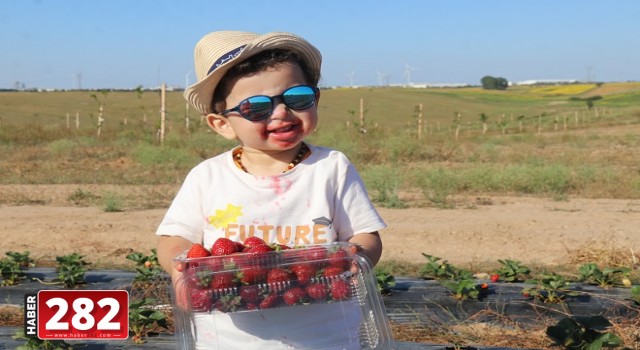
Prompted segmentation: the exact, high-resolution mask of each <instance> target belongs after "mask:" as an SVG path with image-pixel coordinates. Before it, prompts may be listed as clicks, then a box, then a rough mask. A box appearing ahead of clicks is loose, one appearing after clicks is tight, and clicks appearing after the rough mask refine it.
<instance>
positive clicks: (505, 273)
mask: <svg viewBox="0 0 640 350" xmlns="http://www.w3.org/2000/svg"><path fill="white" fill-rule="evenodd" d="M498 262H499V263H500V265H501V266H500V268H499V269H498V270H497V271H496V273H497V274H498V275H499V276H500V279H501V280H503V281H505V282H521V281H524V280H525V279H527V278H528V277H529V274H530V273H531V270H530V269H529V268H528V267H526V266H524V265H522V264H521V263H520V262H519V261H516V260H509V259H504V260H503V259H498Z"/></svg>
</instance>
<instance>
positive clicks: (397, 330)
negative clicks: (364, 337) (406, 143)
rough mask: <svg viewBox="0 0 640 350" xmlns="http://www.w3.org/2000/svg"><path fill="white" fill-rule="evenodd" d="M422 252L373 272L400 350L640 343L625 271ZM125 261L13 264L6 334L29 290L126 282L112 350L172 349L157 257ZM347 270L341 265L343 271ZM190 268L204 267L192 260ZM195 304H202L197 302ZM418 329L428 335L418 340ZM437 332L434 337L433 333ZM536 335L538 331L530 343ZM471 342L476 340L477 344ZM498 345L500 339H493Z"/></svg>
mask: <svg viewBox="0 0 640 350" xmlns="http://www.w3.org/2000/svg"><path fill="white" fill-rule="evenodd" d="M11 256H12V257H13V258H14V259H16V261H22V262H25V261H27V262H28V261H29V258H28V256H25V255H24V254H22V255H21V254H15V253H14V254H12V255H11ZM425 257H426V258H427V262H426V263H425V264H423V266H422V267H421V269H420V272H419V274H418V276H416V277H394V276H391V275H389V274H386V273H383V272H381V271H378V272H377V273H376V278H377V286H378V288H379V290H380V291H381V293H382V294H383V298H382V300H383V302H384V307H385V312H386V314H387V316H388V319H389V321H390V324H391V326H392V329H393V333H394V338H395V339H396V340H397V344H396V347H395V348H396V349H428V350H441V349H442V350H444V349H524V348H527V349H528V348H536V349H542V348H552V347H553V348H558V349H561V348H562V347H557V346H555V347H554V346H553V345H552V342H551V340H550V337H551V335H552V334H554V332H553V331H552V330H553V329H556V333H558V332H560V334H564V333H562V332H565V331H566V329H567V328H570V327H572V325H574V323H569V322H578V321H581V320H582V321H583V322H586V323H587V324H589V322H591V324H593V325H594V326H593V327H594V328H593V329H592V330H590V331H592V332H595V333H594V334H597V335H599V336H602V337H603V338H602V339H604V337H605V336H606V337H607V339H608V340H607V342H608V344H610V345H612V346H611V347H615V346H613V345H614V344H615V343H616V342H618V344H622V339H624V340H626V345H627V346H628V345H632V347H626V348H624V349H636V348H637V345H638V339H639V337H640V324H639V323H638V322H640V288H638V287H637V286H630V287H627V286H625V284H627V283H628V282H627V278H628V277H627V276H629V274H628V271H627V270H625V269H620V268H613V269H601V268H600V267H598V266H593V264H584V265H583V267H582V268H581V269H580V271H581V276H580V279H579V280H573V281H568V280H567V279H565V278H563V277H561V276H560V275H556V274H547V275H544V274H543V275H538V276H534V274H533V273H532V272H531V271H530V270H529V269H528V268H527V267H526V266H523V265H521V264H519V263H517V262H514V261H505V260H503V261H501V263H502V268H501V269H497V270H496V271H495V273H491V274H475V275H470V274H468V272H466V271H465V270H464V269H459V268H457V267H456V266H454V265H452V264H450V263H448V262H446V261H442V260H440V259H439V258H437V257H434V256H429V255H425ZM128 259H130V260H132V261H135V263H136V266H137V267H136V272H132V271H123V270H91V269H84V268H79V269H77V270H76V271H75V272H74V273H72V275H73V276H74V282H73V284H72V285H69V284H67V285H65V283H64V281H67V282H69V280H70V279H69V278H67V277H68V276H65V274H64V273H61V271H60V268H43V267H29V266H22V267H21V268H20V269H19V272H20V277H18V278H14V279H13V281H14V283H13V284H12V285H3V286H2V287H0V291H2V295H3V305H2V314H1V315H2V320H3V324H2V326H4V327H3V328H2V332H3V334H2V336H3V337H4V338H5V339H8V338H7V337H9V336H15V332H16V331H17V330H19V329H20V326H21V324H22V316H21V315H20V312H17V313H18V315H17V316H16V315H15V313H16V311H14V318H13V320H11V319H10V318H9V312H8V311H7V310H8V309H9V308H11V307H12V306H17V307H20V306H21V305H22V304H23V303H24V296H25V294H27V293H34V292H37V291H38V290H43V289H44V290H47V289H64V288H71V289H98V290H100V289H125V290H127V291H128V292H129V294H130V298H131V305H132V308H131V309H130V311H129V313H130V322H131V331H130V334H131V336H130V339H129V340H127V341H119V342H118V341H111V342H109V345H108V346H109V347H108V348H114V349H117V348H121V347H124V348H127V349H136V348H140V349H145V348H156V349H165V348H166V349H173V348H175V341H176V339H175V335H174V332H175V330H176V329H175V324H174V322H173V321H174V320H173V314H172V309H171V304H172V296H171V292H170V287H169V285H170V284H169V280H168V278H167V276H166V275H165V274H164V273H163V272H160V271H159V270H158V269H157V261H156V260H155V256H154V255H153V254H151V255H145V254H142V253H137V252H136V253H132V254H130V255H129V256H128ZM236 259H237V258H236ZM342 259H344V257H343V258H342ZM59 261H60V264H62V265H64V266H82V265H83V264H82V263H81V262H82V261H83V260H82V256H78V255H76V254H69V255H68V256H66V257H63V258H62V259H59ZM4 262H5V264H4V265H3V267H5V269H4V270H3V283H4V284H9V283H8V281H10V278H9V277H10V274H8V273H7V269H6V266H7V264H6V260H5V261H4ZM190 262H191V263H192V264H193V265H194V266H195V265H198V263H200V264H202V263H204V262H205V260H203V259H202V258H195V259H191V260H190ZM344 269H345V267H342V268H341V270H342V271H345V270H344ZM69 270H73V269H67V271H69ZM193 271H194V272H197V271H202V267H196V269H195V270H193ZM14 272H16V271H15V270H14ZM193 276H197V277H198V279H197V280H193V279H190V281H195V283H201V282H202V279H201V278H202V276H203V275H202V274H197V273H196V274H194V275H193ZM240 276H241V275H240ZM318 276H319V275H318ZM265 278H266V277H265ZM291 278H295V277H291V276H287V281H284V282H286V283H289V282H288V281H289V280H290V279H291ZM314 278H315V277H314ZM208 283H210V282H208ZM278 285H280V284H278ZM226 290H228V289H226ZM324 298H327V295H325V296H324ZM244 303H245V301H239V303H238V304H237V305H238V307H239V308H241V307H247V305H246V304H244ZM298 303H301V305H299V306H296V307H302V308H304V307H306V306H305V305H310V304H312V303H313V301H311V300H307V301H302V300H299V299H296V300H295V301H293V302H291V304H292V305H293V304H298ZM240 305H242V306H240ZM192 307H195V308H201V307H202V304H201V303H200V304H195V305H193V306H192ZM209 307H211V304H210V306H209ZM226 307H229V305H228V304H227V306H226ZM239 310H240V309H239ZM196 311H198V310H196ZM141 313H147V314H148V315H147V316H151V315H156V316H157V315H159V316H158V317H155V318H154V317H147V318H146V320H147V321H144V322H143V321H140V320H141V319H143V318H140V317H141V316H140V314H141ZM149 320H153V321H149ZM585 320H586V321H585ZM136 325H137V326H138V328H136ZM16 327H17V328H16ZM478 327H480V328H478ZM554 327H555V328H554ZM576 327H578V326H576ZM581 327H582V328H584V327H583V326H581ZM578 328H579V327H578ZM582 328H581V329H582ZM541 329H542V333H541ZM545 329H546V331H545ZM550 330H551V331H550ZM12 332H13V333H12ZM522 333H528V334H529V337H528V338H523V337H522V335H521V334H522ZM421 334H423V335H424V334H430V336H423V337H421ZM434 334H436V335H437V337H433V335H434ZM474 334H475V338H474ZM491 334H494V335H493V337H494V339H493V340H494V341H495V342H496V343H495V344H496V346H486V345H485V346H482V344H483V342H482V341H481V340H482V339H487V337H488V336H490V335H491ZM518 334H520V335H518ZM536 334H537V336H538V337H539V336H542V337H544V338H540V339H537V340H534V339H535V338H536ZM429 337H432V338H429ZM481 337H484V338H481ZM576 337H577V338H576V339H578V340H585V339H587V338H586V336H585V338H584V339H583V338H582V337H583V336H576ZM509 338H511V340H510V342H509ZM430 339H432V340H431V341H430ZM474 339H477V340H476V341H475V342H474ZM501 339H502V340H501ZM629 339H630V340H631V341H629ZM633 339H635V345H633V344H634V340H633ZM603 341H604V340H603ZM24 342H25V340H20V339H13V340H11V341H10V342H9V343H7V345H8V346H18V345H19V344H24ZM500 342H503V343H504V344H505V345H504V346H498V344H500ZM10 344H13V345H10ZM68 344H71V345H74V344H75V345H76V346H77V347H79V348H82V349H93V348H95V349H98V348H100V349H102V348H103V346H104V345H105V342H100V341H93V342H91V341H89V342H82V343H81V342H77V341H75V342H68ZM80 344H82V345H80ZM437 344H442V345H437ZM455 346H458V347H457V348H456V347H455ZM621 346H622V345H621ZM633 346H635V347H633ZM620 348H622V347H620ZM34 349H37V348H34Z"/></svg>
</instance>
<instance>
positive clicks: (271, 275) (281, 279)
mask: <svg viewBox="0 0 640 350" xmlns="http://www.w3.org/2000/svg"><path fill="white" fill-rule="evenodd" d="M291 280H292V276H291V274H290V273H289V272H287V270H284V269H281V268H277V267H276V268H273V269H271V270H269V272H268V273H267V284H268V285H269V288H270V289H271V291H274V292H280V291H282V290H284V289H285V288H287V287H288V285H289V281H291Z"/></svg>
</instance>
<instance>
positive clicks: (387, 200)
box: [362, 165, 407, 208]
mask: <svg viewBox="0 0 640 350" xmlns="http://www.w3.org/2000/svg"><path fill="white" fill-rule="evenodd" d="M362 178H363V181H364V182H365V183H366V185H367V187H368V189H369V191H370V192H371V193H372V196H373V198H372V200H373V201H374V202H375V203H377V204H380V205H381V206H383V207H385V208H406V207H407V205H406V204H405V203H404V202H403V201H402V200H401V199H400V198H399V197H398V188H399V187H400V181H401V176H399V175H398V172H397V168H396V167H394V166H387V165H379V166H372V167H369V168H367V169H365V170H364V171H363V172H362Z"/></svg>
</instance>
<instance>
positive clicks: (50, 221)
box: [0, 185, 640, 267]
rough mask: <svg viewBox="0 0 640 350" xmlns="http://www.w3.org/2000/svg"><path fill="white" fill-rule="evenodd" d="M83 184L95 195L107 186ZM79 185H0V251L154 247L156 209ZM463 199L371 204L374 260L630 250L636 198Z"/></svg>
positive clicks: (639, 222)
mask: <svg viewBox="0 0 640 350" xmlns="http://www.w3.org/2000/svg"><path fill="white" fill-rule="evenodd" d="M91 186H92V187H91V191H96V192H98V191H101V190H103V191H105V190H112V189H109V188H107V189H105V188H102V187H105V186H102V187H101V186H97V185H91ZM79 187H82V188H87V186H86V185H83V186H76V185H3V186H0V203H5V204H4V205H2V206H0V246H1V247H2V249H1V250H2V253H4V252H5V251H9V250H11V251H19V252H23V251H25V250H27V251H29V252H30V253H31V256H32V257H33V258H35V259H36V261H38V262H42V263H45V264H46V263H47V262H53V261H55V257H56V256H60V255H66V254H70V253H72V252H78V253H80V254H83V255H85V260H87V261H89V262H91V263H92V264H93V265H94V266H101V267H126V266H127V265H128V262H127V260H126V259H125V256H126V255H127V254H128V253H130V252H133V251H140V252H143V253H145V252H146V253H149V252H150V249H152V248H154V247H155V246H156V240H157V237H156V236H155V235H154V232H155V229H156V227H157V225H158V224H159V222H160V220H161V219H162V217H163V215H164V213H165V210H166V209H165V208H161V209H146V210H144V209H125V210H124V211H121V212H106V211H105V210H104V209H103V208H100V207H97V206H76V205H74V204H73V203H72V202H71V201H70V200H69V197H70V196H71V195H72V194H73V193H74V191H77V189H78V188H79ZM101 188H102V189H101ZM172 190H174V191H175V189H172ZM125 191H127V192H128V193H134V192H135V193H137V192H139V193H145V191H147V190H144V189H140V188H126V189H125ZM16 198H21V200H20V201H17V199H16ZM25 199H26V200H25ZM464 202H466V204H464V205H459V206H457V208H456V209H438V208H409V209H385V208H379V211H380V213H381V215H382V217H383V218H384V219H385V221H386V222H387V224H388V228H387V229H385V230H383V231H382V232H381V236H382V240H383V243H384V252H383V256H382V260H383V261H385V260H386V261H398V262H408V263H417V264H420V263H422V262H425V261H426V260H425V258H424V257H423V256H422V253H425V254H430V255H435V256H438V257H441V258H442V259H445V260H448V261H449V262H451V263H454V264H458V265H460V266H463V267H474V266H475V267H477V266H487V264H489V265H491V264H492V263H493V264H494V265H495V264H496V261H497V259H514V260H518V261H520V262H522V263H524V264H529V265H532V266H558V265H564V266H566V265H567V264H570V263H571V262H572V260H573V259H574V258H575V255H576V254H578V252H582V254H583V253H584V252H585V251H589V250H599V251H603V250H605V251H610V252H614V253H615V254H621V255H626V257H627V258H628V259H631V261H634V262H636V261H637V259H638V256H639V255H638V252H640V200H617V199H581V198H572V199H569V200H567V201H554V200H551V199H545V198H530V197H483V198H473V199H465V200H464ZM16 203H26V205H18V204H16ZM34 203H36V204H35V205H34Z"/></svg>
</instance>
